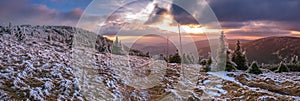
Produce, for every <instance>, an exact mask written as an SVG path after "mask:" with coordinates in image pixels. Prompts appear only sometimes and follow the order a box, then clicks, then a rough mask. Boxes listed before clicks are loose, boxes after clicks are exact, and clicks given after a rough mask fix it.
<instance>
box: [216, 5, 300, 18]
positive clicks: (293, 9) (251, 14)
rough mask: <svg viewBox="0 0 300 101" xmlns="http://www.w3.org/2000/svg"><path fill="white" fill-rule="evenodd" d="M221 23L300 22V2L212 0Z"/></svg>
mask: <svg viewBox="0 0 300 101" xmlns="http://www.w3.org/2000/svg"><path fill="white" fill-rule="evenodd" d="M210 5H211V7H212V9H213V10H214V12H215V13H216V15H217V17H218V18H219V20H220V21H252V20H272V21H288V22H294V21H300V17H299V16H300V12H298V10H299V9H300V1H299V0H272V1H270V0H210Z"/></svg>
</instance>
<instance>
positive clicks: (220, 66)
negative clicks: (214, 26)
mask: <svg viewBox="0 0 300 101" xmlns="http://www.w3.org/2000/svg"><path fill="white" fill-rule="evenodd" d="M230 53H231V52H230V51H229V49H228V47H227V43H226V39H225V34H224V33H223V32H222V33H221V36H220V39H219V47H218V50H217V58H216V59H215V61H213V63H212V68H211V70H212V71H223V70H226V71H235V70H236V68H235V63H234V62H232V61H231V56H230ZM214 62H215V63H214Z"/></svg>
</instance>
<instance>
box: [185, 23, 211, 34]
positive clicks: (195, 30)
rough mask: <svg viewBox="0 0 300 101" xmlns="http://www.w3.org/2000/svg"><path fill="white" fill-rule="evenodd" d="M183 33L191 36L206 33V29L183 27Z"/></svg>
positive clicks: (199, 26)
mask: <svg viewBox="0 0 300 101" xmlns="http://www.w3.org/2000/svg"><path fill="white" fill-rule="evenodd" d="M181 27H182V28H183V32H186V33H191V34H203V33H204V32H206V27H203V26H201V25H183V26H181Z"/></svg>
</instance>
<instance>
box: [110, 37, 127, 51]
mask: <svg viewBox="0 0 300 101" xmlns="http://www.w3.org/2000/svg"><path fill="white" fill-rule="evenodd" d="M111 53H112V54H117V55H123V54H124V52H123V50H122V44H121V42H119V38H118V36H116V39H115V41H114V42H113V44H112V47H111Z"/></svg>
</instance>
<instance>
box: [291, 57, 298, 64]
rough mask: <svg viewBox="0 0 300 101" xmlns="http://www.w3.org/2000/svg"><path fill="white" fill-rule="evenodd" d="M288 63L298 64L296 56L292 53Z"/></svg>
mask: <svg viewBox="0 0 300 101" xmlns="http://www.w3.org/2000/svg"><path fill="white" fill-rule="evenodd" d="M290 64H299V61H298V56H297V55H294V56H293V57H292V59H291V61H290Z"/></svg>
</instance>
